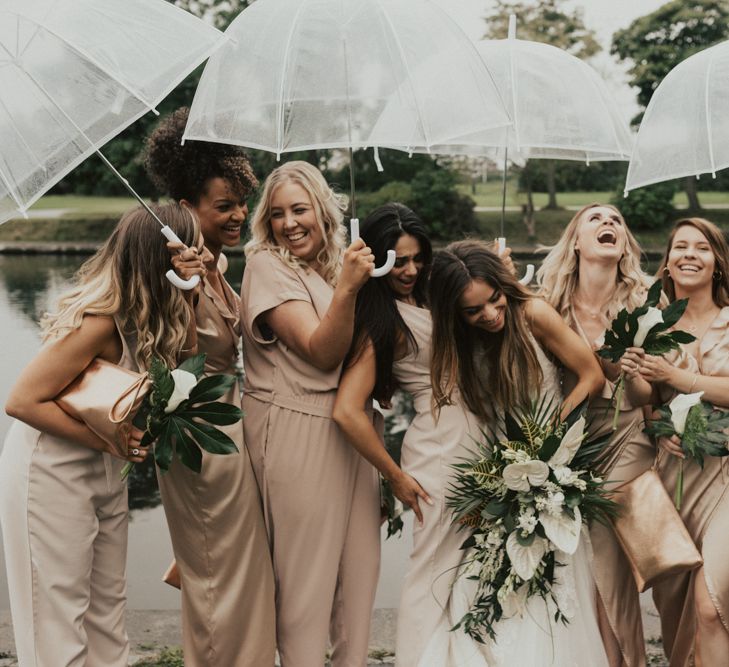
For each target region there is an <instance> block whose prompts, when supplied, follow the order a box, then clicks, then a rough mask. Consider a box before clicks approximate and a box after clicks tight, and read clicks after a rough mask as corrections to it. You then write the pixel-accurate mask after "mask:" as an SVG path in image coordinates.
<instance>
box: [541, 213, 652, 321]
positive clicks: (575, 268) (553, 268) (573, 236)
mask: <svg viewBox="0 0 729 667" xmlns="http://www.w3.org/2000/svg"><path fill="white" fill-rule="evenodd" d="M598 207H600V208H608V209H610V210H612V211H614V212H615V213H617V215H618V216H619V217H620V221H621V223H622V225H623V227H624V229H625V237H626V240H627V247H626V250H625V253H624V254H623V256H622V257H621V258H620V261H619V262H618V276H617V282H616V285H615V292H614V297H613V299H612V300H611V301H610V303H609V304H608V312H607V313H606V316H607V319H608V320H611V321H612V320H613V319H614V318H615V316H616V315H617V314H618V311H619V310H620V309H622V308H627V309H628V310H629V311H632V310H634V309H635V308H637V307H638V306H640V305H642V304H643V301H644V300H645V293H646V290H647V289H648V287H650V285H651V282H652V281H651V279H650V277H649V276H648V275H647V274H645V273H644V272H643V269H641V268H640V255H641V249H640V246H639V245H638V242H637V241H636V240H635V237H634V236H633V235H632V234H631V233H630V230H629V229H628V227H627V225H626V224H625V220H624V219H623V216H622V214H621V213H620V211H619V210H618V209H617V208H615V207H614V206H611V205H609V204H598V203H593V204H588V205H587V206H583V207H582V208H581V209H580V210H579V211H577V213H575V215H574V216H573V217H572V220H570V222H569V224H568V225H567V227H566V228H565V230H564V232H562V236H560V238H559V241H557V243H556V245H555V246H554V247H553V248H552V249H551V250H550V252H549V254H548V255H547V256H546V257H545V259H544V261H543V262H542V265H541V266H540V267H539V270H538V271H537V284H538V285H539V295H540V296H541V297H542V298H544V300H545V301H547V303H549V304H550V305H551V306H552V307H553V308H554V309H555V310H556V311H557V312H558V313H559V314H560V315H561V316H562V317H563V318H564V320H565V321H566V322H567V324H569V325H571V326H572V325H574V324H575V323H574V321H573V313H572V301H573V297H574V293H575V290H576V289H577V285H578V283H579V280H580V258H579V254H578V253H577V252H576V250H575V242H576V240H577V232H578V229H579V226H580V222H581V221H582V218H583V217H584V215H585V214H586V213H587V212H588V211H589V210H591V209H593V208H598Z"/></svg>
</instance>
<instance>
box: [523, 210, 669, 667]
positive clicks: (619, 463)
mask: <svg viewBox="0 0 729 667" xmlns="http://www.w3.org/2000/svg"><path fill="white" fill-rule="evenodd" d="M640 255H641V250H640V246H639V245H638V242H637V241H636V240H635V238H634V237H633V235H632V234H631V233H630V230H629V229H628V227H627V225H626V224H625V220H624V219H623V216H622V215H621V214H620V211H619V210H618V209H617V208H615V207H614V206H609V205H602V204H589V205H588V206H584V207H583V208H582V209H580V210H579V211H577V213H575V215H574V216H573V218H572V220H571V221H570V222H569V224H568V225H567V227H566V228H565V230H564V232H563V233H562V236H561V237H560V239H559V241H558V242H557V244H556V245H555V246H554V248H553V249H552V250H551V251H550V253H549V254H548V255H547V257H546V258H545V260H544V262H543V263H542V266H541V267H540V268H539V270H538V271H537V281H538V283H539V294H540V296H541V297H542V298H543V299H544V300H545V301H547V303H549V304H550V305H551V306H552V307H553V308H555V309H556V310H557V312H558V313H559V314H560V315H561V316H562V318H563V319H564V321H565V322H566V323H567V324H568V325H569V326H570V328H571V329H572V330H573V331H575V332H576V333H577V334H578V335H579V336H580V338H582V340H583V341H584V342H585V343H587V344H588V345H589V346H590V347H591V349H593V350H597V349H598V348H599V347H600V346H601V345H602V339H603V336H604V334H605V330H606V329H607V328H608V327H609V326H610V323H611V322H612V320H613V319H614V318H615V316H616V315H617V313H618V311H619V310H621V309H622V308H627V309H628V310H629V311H632V310H634V309H635V308H637V307H639V306H641V305H643V303H644V302H645V298H646V293H647V291H648V288H649V287H650V284H651V282H652V281H651V279H650V278H649V277H648V276H647V275H646V274H645V273H644V272H643V271H642V269H641V267H640ZM598 361H599V362H600V364H601V366H602V369H603V372H604V374H605V377H606V380H605V384H604V386H603V389H602V392H601V394H600V396H597V397H595V398H594V399H593V400H592V401H591V403H590V406H589V408H588V419H589V428H590V432H591V433H592V434H593V435H595V436H597V435H610V444H609V448H610V452H609V454H608V459H607V461H606V465H605V470H604V472H603V474H604V476H605V479H606V480H607V482H608V484H609V488H610V487H612V488H615V487H616V486H619V485H620V484H623V483H625V482H628V481H630V480H632V479H634V478H635V477H637V476H638V475H640V474H641V473H643V472H645V471H646V470H648V469H649V468H650V467H651V465H652V464H653V460H654V459H655V448H654V447H653V445H652V444H651V442H650V440H649V439H648V436H647V435H646V434H645V433H643V427H644V415H643V407H642V406H643V405H645V404H646V403H647V402H648V400H649V398H650V393H649V392H646V391H643V393H642V394H641V392H640V386H639V380H637V379H636V378H637V376H636V374H635V373H634V372H627V373H625V374H624V376H625V384H626V391H625V394H624V397H623V400H622V404H621V406H620V408H621V409H620V416H619V423H618V425H617V429H615V430H613V425H612V415H613V412H614V407H613V398H612V397H613V395H614V393H615V384H614V383H615V381H616V380H617V379H618V376H619V375H620V373H621V371H624V370H626V368H625V367H623V366H621V364H613V363H611V362H610V361H608V360H607V359H603V358H598ZM625 363H626V364H627V363H630V362H629V360H626V362H625ZM627 370H628V371H630V370H631V369H627ZM563 381H564V387H565V390H569V389H570V388H571V387H572V386H574V383H575V381H576V377H575V375H574V374H573V373H571V372H570V371H569V369H564V376H563ZM590 538H591V540H592V546H593V553H594V560H593V569H594V575H595V583H596V586H597V593H598V595H597V602H598V612H599V619H600V631H601V633H602V637H603V641H604V643H605V647H606V649H607V652H608V656H609V658H610V665H611V667H643V666H644V665H645V664H646V657H645V643H644V639H643V623H642V618H641V610H640V600H639V598H638V591H637V590H636V588H635V581H634V578H633V573H632V571H631V569H630V564H629V563H628V560H627V558H626V557H625V554H624V553H623V550H622V548H621V546H620V544H619V542H618V540H617V537H616V535H615V532H614V531H613V529H612V528H611V527H608V526H606V525H604V524H601V523H597V522H595V523H594V524H593V525H592V526H591V527H590Z"/></svg>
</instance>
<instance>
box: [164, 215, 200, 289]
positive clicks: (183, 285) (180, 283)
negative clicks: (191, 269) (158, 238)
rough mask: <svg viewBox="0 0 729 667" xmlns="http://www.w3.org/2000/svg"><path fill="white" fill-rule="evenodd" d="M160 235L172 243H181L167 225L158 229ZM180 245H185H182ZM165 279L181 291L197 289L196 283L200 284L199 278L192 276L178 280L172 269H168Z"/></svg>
mask: <svg viewBox="0 0 729 667" xmlns="http://www.w3.org/2000/svg"><path fill="white" fill-rule="evenodd" d="M160 231H161V232H162V234H163V235H164V236H165V237H166V238H167V240H168V241H173V242H174V243H182V241H181V240H180V237H179V236H177V234H175V232H173V231H172V230H171V229H170V228H169V227H168V226H167V225H165V226H164V227H162V229H160ZM182 245H185V244H184V243H182ZM165 278H167V280H169V281H170V282H171V283H172V284H173V285H174V286H175V287H177V288H178V289H181V290H185V291H187V290H191V289H194V288H195V287H197V285H198V283H199V282H200V276H193V277H192V278H188V279H187V280H185V279H184V278H180V276H178V275H177V274H176V273H175V272H174V271H173V270H172V269H170V270H169V271H168V272H167V273H165Z"/></svg>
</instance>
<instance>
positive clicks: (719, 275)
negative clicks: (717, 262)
mask: <svg viewBox="0 0 729 667" xmlns="http://www.w3.org/2000/svg"><path fill="white" fill-rule="evenodd" d="M723 277H724V274H723V273H722V272H721V271H714V280H716V282H719V281H720V280H721V279H722V278H723Z"/></svg>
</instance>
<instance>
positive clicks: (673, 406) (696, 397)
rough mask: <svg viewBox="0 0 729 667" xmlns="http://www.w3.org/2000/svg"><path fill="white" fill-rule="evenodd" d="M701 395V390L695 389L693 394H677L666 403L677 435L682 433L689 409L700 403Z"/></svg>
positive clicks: (702, 393)
mask: <svg viewBox="0 0 729 667" xmlns="http://www.w3.org/2000/svg"><path fill="white" fill-rule="evenodd" d="M703 395H704V392H703V391H697V392H696V393H694V394H679V395H678V396H676V398H674V399H673V400H672V401H671V402H670V403H669V404H668V409H669V410H670V411H671V423H672V424H673V428H674V429H675V431H676V433H678V435H683V432H684V429H685V428H686V418H687V417H688V413H689V410H691V408H693V407H694V405H698V404H699V403H701V397H702V396H703Z"/></svg>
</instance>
